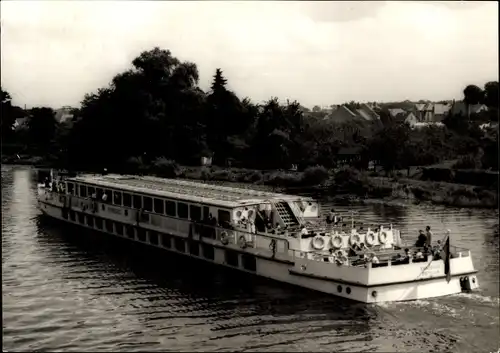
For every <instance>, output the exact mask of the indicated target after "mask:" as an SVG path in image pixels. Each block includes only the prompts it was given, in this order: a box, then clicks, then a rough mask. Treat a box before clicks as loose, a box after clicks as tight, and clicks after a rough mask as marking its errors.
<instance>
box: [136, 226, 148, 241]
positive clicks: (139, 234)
mask: <svg viewBox="0 0 500 353" xmlns="http://www.w3.org/2000/svg"><path fill="white" fill-rule="evenodd" d="M137 240H139V241H146V231H145V230H144V229H142V228H137Z"/></svg>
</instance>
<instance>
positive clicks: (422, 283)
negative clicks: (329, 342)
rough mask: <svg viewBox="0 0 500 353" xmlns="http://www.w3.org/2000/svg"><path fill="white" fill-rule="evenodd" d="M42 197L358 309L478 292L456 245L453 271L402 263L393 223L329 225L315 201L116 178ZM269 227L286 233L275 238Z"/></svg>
mask: <svg viewBox="0 0 500 353" xmlns="http://www.w3.org/2000/svg"><path fill="white" fill-rule="evenodd" d="M38 190H39V193H38V195H39V196H38V200H39V206H40V208H41V210H42V212H43V213H44V214H45V215H47V216H49V217H52V218H56V219H58V220H61V221H64V222H68V223H72V224H76V225H79V226H82V227H86V228H90V229H93V230H96V231H100V232H103V233H108V234H112V235H115V236H118V237H122V238H125V239H130V240H131V241H136V242H140V243H144V244H147V245H149V246H153V247H157V248H162V249H165V250H168V251H172V252H175V253H177V254H183V255H185V256H191V257H196V258H198V259H202V260H206V261H209V262H212V263H215V264H218V265H222V266H227V267H230V268H233V269H237V270H240V271H244V272H248V273H253V274H255V275H258V276H263V277H267V278H270V279H273V280H277V281H281V282H286V283H289V284H293V285H297V286H300V287H305V288H309V289H312V290H316V291H320V292H324V293H328V294H332V295H335V296H339V297H344V298H348V299H352V300H355V301H359V302H364V303H377V302H392V301H405V300H415V299H422V298H430V297H438V296H443V295H449V294H454V293H459V292H461V291H463V290H472V289H475V288H478V282H477V278H476V275H475V274H476V271H475V270H474V266H473V263H472V259H471V253H470V251H468V250H465V249H458V248H455V247H452V249H453V251H452V256H451V259H449V257H448V259H449V262H447V263H446V264H445V262H446V261H444V260H442V259H439V260H437V259H434V258H433V256H432V255H426V256H425V258H424V259H420V260H416V259H415V260H412V258H411V257H408V258H407V261H406V262H405V261H396V260H395V256H396V255H397V254H398V253H402V252H403V251H404V250H403V245H402V244H400V234H399V231H398V230H396V229H394V228H393V227H392V225H386V226H384V225H377V226H376V227H371V228H370V227H368V228H366V229H364V228H363V227H359V226H357V225H355V224H354V222H351V224H339V225H334V226H332V225H326V224H325V223H324V222H321V218H320V205H319V203H318V202H316V201H315V200H314V199H312V198H308V197H300V196H292V195H285V194H278V193H271V192H263V191H255V190H249V189H243V188H233V187H227V186H215V185H208V184H204V183H200V182H193V181H183V180H177V179H175V180H174V179H163V178H157V177H148V176H127V175H111V174H107V175H91V174H82V175H78V176H74V177H69V178H64V180H63V178H62V177H60V178H59V181H56V180H53V182H51V183H47V185H39V188H38ZM266 220H267V221H270V222H272V224H273V225H276V226H278V225H279V229H278V230H274V231H273V232H269V229H268V227H266V225H265V221H266ZM280 229H281V230H280ZM361 243H363V244H366V246H364V249H363V250H359V245H360V244H361ZM353 248H356V249H358V251H354V250H352V249H353ZM367 254H371V255H368V256H367ZM374 258H376V261H375V260H374ZM370 260H371V261H370ZM445 267H447V268H448V269H449V271H447V273H446V274H445Z"/></svg>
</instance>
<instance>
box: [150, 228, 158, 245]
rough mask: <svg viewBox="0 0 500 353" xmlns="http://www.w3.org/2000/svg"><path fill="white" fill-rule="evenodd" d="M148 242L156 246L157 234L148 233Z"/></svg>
mask: <svg viewBox="0 0 500 353" xmlns="http://www.w3.org/2000/svg"><path fill="white" fill-rule="evenodd" d="M149 242H150V243H151V244H153V245H158V233H156V232H153V231H152V230H150V231H149Z"/></svg>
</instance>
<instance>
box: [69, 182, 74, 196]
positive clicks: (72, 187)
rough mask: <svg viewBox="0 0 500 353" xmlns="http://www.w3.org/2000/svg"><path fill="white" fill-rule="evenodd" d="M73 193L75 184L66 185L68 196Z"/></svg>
mask: <svg viewBox="0 0 500 353" xmlns="http://www.w3.org/2000/svg"><path fill="white" fill-rule="evenodd" d="M74 192H75V184H73V183H68V194H70V195H73V193H74Z"/></svg>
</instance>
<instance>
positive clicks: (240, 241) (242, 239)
mask: <svg viewBox="0 0 500 353" xmlns="http://www.w3.org/2000/svg"><path fill="white" fill-rule="evenodd" d="M238 245H239V246H240V248H242V249H245V248H246V247H247V240H246V239H245V236H244V235H241V236H240V238H239V239H238Z"/></svg>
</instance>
